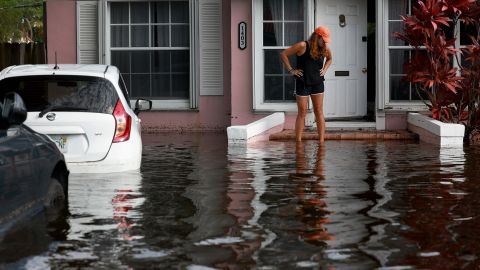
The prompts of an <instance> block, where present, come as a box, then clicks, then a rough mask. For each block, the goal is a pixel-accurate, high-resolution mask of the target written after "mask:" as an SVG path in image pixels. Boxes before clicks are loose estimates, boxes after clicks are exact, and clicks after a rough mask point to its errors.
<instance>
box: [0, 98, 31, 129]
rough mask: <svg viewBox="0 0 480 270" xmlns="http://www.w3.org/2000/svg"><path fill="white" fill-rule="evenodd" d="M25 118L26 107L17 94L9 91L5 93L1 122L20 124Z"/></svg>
mask: <svg viewBox="0 0 480 270" xmlns="http://www.w3.org/2000/svg"><path fill="white" fill-rule="evenodd" d="M26 119H27V108H26V107H25V103H24V102H23V99H22V97H20V95H19V94H17V93H14V92H10V93H7V94H6V95H5V98H4V100H3V109H2V122H5V123H6V124H7V125H9V126H10V125H20V124H22V123H23V122H24V121H25V120H26Z"/></svg>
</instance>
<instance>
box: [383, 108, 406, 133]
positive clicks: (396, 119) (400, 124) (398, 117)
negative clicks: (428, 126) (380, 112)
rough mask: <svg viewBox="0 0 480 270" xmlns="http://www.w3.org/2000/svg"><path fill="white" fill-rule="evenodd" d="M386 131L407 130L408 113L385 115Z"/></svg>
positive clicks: (400, 112) (389, 113)
mask: <svg viewBox="0 0 480 270" xmlns="http://www.w3.org/2000/svg"><path fill="white" fill-rule="evenodd" d="M385 129H386V130H399V129H407V112H406V111H399V112H387V113H385Z"/></svg>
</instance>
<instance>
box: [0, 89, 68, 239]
mask: <svg viewBox="0 0 480 270" xmlns="http://www.w3.org/2000/svg"><path fill="white" fill-rule="evenodd" d="M4 96H5V99H4V102H3V105H2V104H1V103H0V111H1V117H0V205H1V207H0V241H1V239H2V235H4V234H5V233H6V232H7V231H8V230H9V229H10V228H11V227H12V226H13V225H14V224H16V223H17V222H18V221H20V220H22V219H23V218H26V217H29V216H32V215H35V214H36V213H39V212H40V211H42V210H43V209H45V208H46V209H47V212H48V213H49V214H52V212H53V213H54V212H57V211H58V210H62V209H64V208H65V206H66V202H67V194H68V170H67V167H66V165H65V160H64V157H63V155H62V153H60V151H59V150H58V148H57V147H56V145H55V143H53V142H52V141H51V140H50V139H49V138H48V137H47V136H45V135H42V134H39V133H37V132H35V131H33V130H31V129H30V128H28V127H27V126H25V125H23V124H22V123H23V121H24V120H25V119H26V117H27V111H26V108H25V105H24V103H23V100H22V98H21V97H20V96H19V95H18V94H15V93H8V94H6V95H4Z"/></svg>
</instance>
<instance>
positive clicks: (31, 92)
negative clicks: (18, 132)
mask: <svg viewBox="0 0 480 270" xmlns="http://www.w3.org/2000/svg"><path fill="white" fill-rule="evenodd" d="M13 91H14V92H17V93H18V94H20V96H21V97H22V98H23V100H24V101H25V105H26V107H27V110H28V116H27V120H26V121H25V123H24V124H25V125H27V126H29V127H30V128H32V129H33V130H35V131H37V132H39V133H43V134H46V135H48V136H49V137H50V138H51V139H52V140H53V141H54V142H55V143H56V144H57V146H58V148H59V149H60V151H61V152H62V153H63V154H64V156H65V160H66V161H67V167H68V169H69V170H70V172H71V173H104V172H121V171H129V170H138V169H139V168H140V164H141V158H142V139H141V125H140V119H139V118H138V116H137V114H138V113H139V112H140V111H144V110H150V109H151V106H152V102H151V101H149V100H143V99H139V100H137V102H136V103H135V108H134V109H132V108H131V107H130V102H129V100H130V99H129V95H128V92H127V88H126V87H125V84H124V82H123V79H122V77H121V75H120V72H119V70H118V69H117V68H116V67H115V66H108V65H66V64H65V65H62V64H60V65H21V66H12V67H7V68H5V69H4V70H2V72H1V73H0V99H3V96H4V95H5V94H6V93H8V92H13Z"/></svg>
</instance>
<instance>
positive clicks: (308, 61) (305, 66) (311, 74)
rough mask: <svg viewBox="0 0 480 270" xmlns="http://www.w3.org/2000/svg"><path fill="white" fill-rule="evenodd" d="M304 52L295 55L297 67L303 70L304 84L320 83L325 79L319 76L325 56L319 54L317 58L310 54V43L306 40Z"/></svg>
mask: <svg viewBox="0 0 480 270" xmlns="http://www.w3.org/2000/svg"><path fill="white" fill-rule="evenodd" d="M305 43H307V48H306V49H305V53H304V54H302V55H300V56H298V55H297V68H298V69H301V70H303V80H304V83H305V85H316V84H320V83H322V82H323V81H324V80H325V79H324V77H323V76H320V69H322V68H323V62H324V60H325V57H323V56H321V57H320V58H319V59H318V60H315V59H313V58H312V57H311V56H310V44H308V42H307V41H305Z"/></svg>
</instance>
